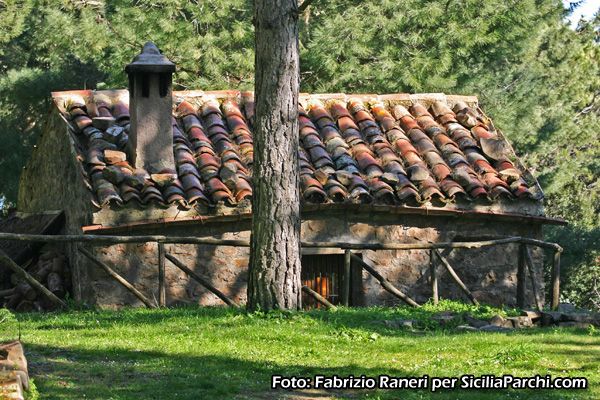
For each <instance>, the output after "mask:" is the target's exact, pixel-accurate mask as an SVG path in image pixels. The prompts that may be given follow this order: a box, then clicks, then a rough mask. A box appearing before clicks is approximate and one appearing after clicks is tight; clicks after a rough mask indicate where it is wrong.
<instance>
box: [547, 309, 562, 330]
mask: <svg viewBox="0 0 600 400" xmlns="http://www.w3.org/2000/svg"><path fill="white" fill-rule="evenodd" d="M562 315H563V314H562V313H560V312H557V311H542V326H551V325H555V324H557V323H559V322H560V320H561V319H562Z"/></svg>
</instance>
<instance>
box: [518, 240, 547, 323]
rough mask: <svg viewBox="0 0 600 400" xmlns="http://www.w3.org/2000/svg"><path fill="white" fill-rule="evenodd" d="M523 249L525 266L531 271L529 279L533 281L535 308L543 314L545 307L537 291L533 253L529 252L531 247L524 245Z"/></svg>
mask: <svg viewBox="0 0 600 400" xmlns="http://www.w3.org/2000/svg"><path fill="white" fill-rule="evenodd" d="M522 246H523V247H521V248H522V249H523V250H524V256H525V264H526V265H527V269H528V270H529V278H530V279H531V287H532V290H533V297H534V298H535V306H536V307H537V309H538V311H539V312H542V310H543V308H544V305H543V303H542V300H541V299H540V295H539V293H538V290H537V281H538V280H537V274H536V273H535V269H534V266H533V259H532V258H531V253H530V252H529V247H527V245H522Z"/></svg>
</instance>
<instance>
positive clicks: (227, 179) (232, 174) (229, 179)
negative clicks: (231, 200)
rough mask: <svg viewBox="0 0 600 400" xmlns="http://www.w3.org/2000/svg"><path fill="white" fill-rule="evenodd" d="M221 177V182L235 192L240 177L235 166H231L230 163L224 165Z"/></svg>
mask: <svg viewBox="0 0 600 400" xmlns="http://www.w3.org/2000/svg"><path fill="white" fill-rule="evenodd" d="M219 175H220V176H221V181H222V182H223V183H224V184H225V186H227V188H228V189H229V190H235V186H236V185H237V183H238V181H239V180H240V177H239V176H238V175H237V171H236V169H235V167H234V166H233V165H231V166H230V164H229V163H227V164H225V165H223V167H222V168H221V172H220V173H219Z"/></svg>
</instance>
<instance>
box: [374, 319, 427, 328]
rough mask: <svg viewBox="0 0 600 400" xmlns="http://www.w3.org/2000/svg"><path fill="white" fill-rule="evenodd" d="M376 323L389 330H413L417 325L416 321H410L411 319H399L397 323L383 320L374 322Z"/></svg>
mask: <svg viewBox="0 0 600 400" xmlns="http://www.w3.org/2000/svg"><path fill="white" fill-rule="evenodd" d="M376 322H378V323H383V325H385V326H389V327H390V328H394V329H406V328H413V327H415V326H416V325H417V321H415V320H412V319H401V320H398V321H388V320H383V321H376Z"/></svg>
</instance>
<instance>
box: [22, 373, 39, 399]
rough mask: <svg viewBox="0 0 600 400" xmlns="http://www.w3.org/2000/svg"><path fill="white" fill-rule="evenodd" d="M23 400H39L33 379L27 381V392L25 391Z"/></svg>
mask: <svg viewBox="0 0 600 400" xmlns="http://www.w3.org/2000/svg"><path fill="white" fill-rule="evenodd" d="M24 394H25V400H38V399H39V398H40V392H38V390H37V386H36V385H35V382H34V379H33V378H30V379H29V390H26V391H25V393H24Z"/></svg>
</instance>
